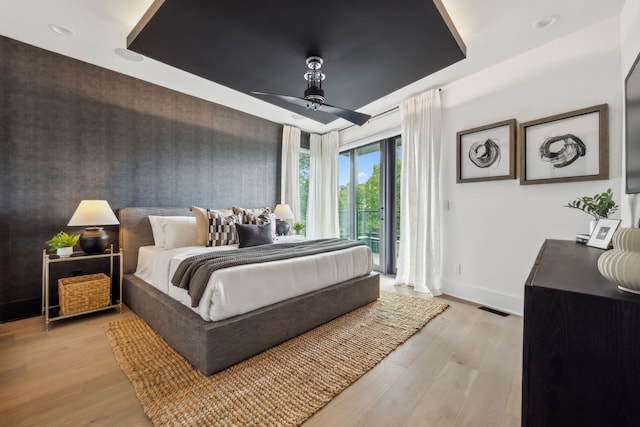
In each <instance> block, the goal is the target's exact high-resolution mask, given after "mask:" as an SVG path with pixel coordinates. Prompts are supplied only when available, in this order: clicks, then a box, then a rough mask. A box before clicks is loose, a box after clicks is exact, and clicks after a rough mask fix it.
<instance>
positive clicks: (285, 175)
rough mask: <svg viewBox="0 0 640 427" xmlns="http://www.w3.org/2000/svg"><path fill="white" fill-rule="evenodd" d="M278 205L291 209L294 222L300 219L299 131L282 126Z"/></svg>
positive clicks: (291, 127)
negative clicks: (285, 205)
mask: <svg viewBox="0 0 640 427" xmlns="http://www.w3.org/2000/svg"><path fill="white" fill-rule="evenodd" d="M280 203H286V204H288V205H289V207H290V208H291V211H292V212H293V216H294V217H295V219H294V222H299V221H300V220H301V217H300V129H298V128H295V127H293V126H288V125H284V129H283V131H282V167H281V172H280Z"/></svg>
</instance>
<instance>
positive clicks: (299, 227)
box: [293, 222, 304, 235]
mask: <svg viewBox="0 0 640 427" xmlns="http://www.w3.org/2000/svg"><path fill="white" fill-rule="evenodd" d="M303 228H304V225H303V224H302V223H301V222H296V223H295V224H293V231H295V232H296V234H298V235H300V234H302V233H301V232H302V229H303Z"/></svg>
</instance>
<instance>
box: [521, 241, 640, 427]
mask: <svg viewBox="0 0 640 427" xmlns="http://www.w3.org/2000/svg"><path fill="white" fill-rule="evenodd" d="M602 253H603V251H602V250H601V249H596V248H591V247H588V246H584V245H580V244H577V243H575V242H572V241H564V240H547V241H545V243H544V244H543V245H542V248H541V249H540V253H539V254H538V257H537V259H536V261H535V264H534V266H533V268H532V269H531V273H530V274H529V277H528V279H527V282H526V284H525V289H524V349H523V366H522V425H523V426H525V427H534V426H540V427H552V426H562V427H566V426H580V427H585V426H616V427H620V426H640V295H634V294H629V293H626V292H623V291H620V290H618V288H617V286H616V284H614V283H612V282H609V281H608V280H607V279H605V278H604V277H602V275H600V272H599V271H598V265H597V262H598V257H599V256H600V255H601V254H602Z"/></svg>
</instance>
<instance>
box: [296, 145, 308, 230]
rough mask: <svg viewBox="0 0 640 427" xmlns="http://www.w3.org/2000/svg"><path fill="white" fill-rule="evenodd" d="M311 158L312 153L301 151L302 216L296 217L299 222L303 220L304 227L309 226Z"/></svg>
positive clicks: (299, 165)
mask: <svg viewBox="0 0 640 427" xmlns="http://www.w3.org/2000/svg"><path fill="white" fill-rule="evenodd" d="M309 158H310V154H309V153H305V152H301V153H300V157H299V159H300V163H299V164H298V167H299V172H298V173H299V174H300V181H299V185H300V218H296V221H297V222H301V223H302V225H303V229H305V230H306V228H307V201H308V200H309Z"/></svg>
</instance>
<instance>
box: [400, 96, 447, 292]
mask: <svg viewBox="0 0 640 427" xmlns="http://www.w3.org/2000/svg"><path fill="white" fill-rule="evenodd" d="M400 114H401V121H402V125H401V126H402V149H403V159H402V170H401V177H400V253H399V257H398V271H397V275H396V283H403V284H408V285H411V286H413V287H414V289H415V290H416V291H417V292H426V293H429V294H431V295H440V294H441V293H442V292H441V290H440V289H441V288H442V265H441V264H442V260H441V241H440V228H441V227H440V226H441V209H440V204H441V203H440V151H441V135H440V115H441V108H440V92H439V90H437V89H436V90H430V91H428V92H426V93H423V94H421V95H417V96H415V97H413V98H410V99H407V100H406V101H404V102H403V103H402V104H401V105H400Z"/></svg>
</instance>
